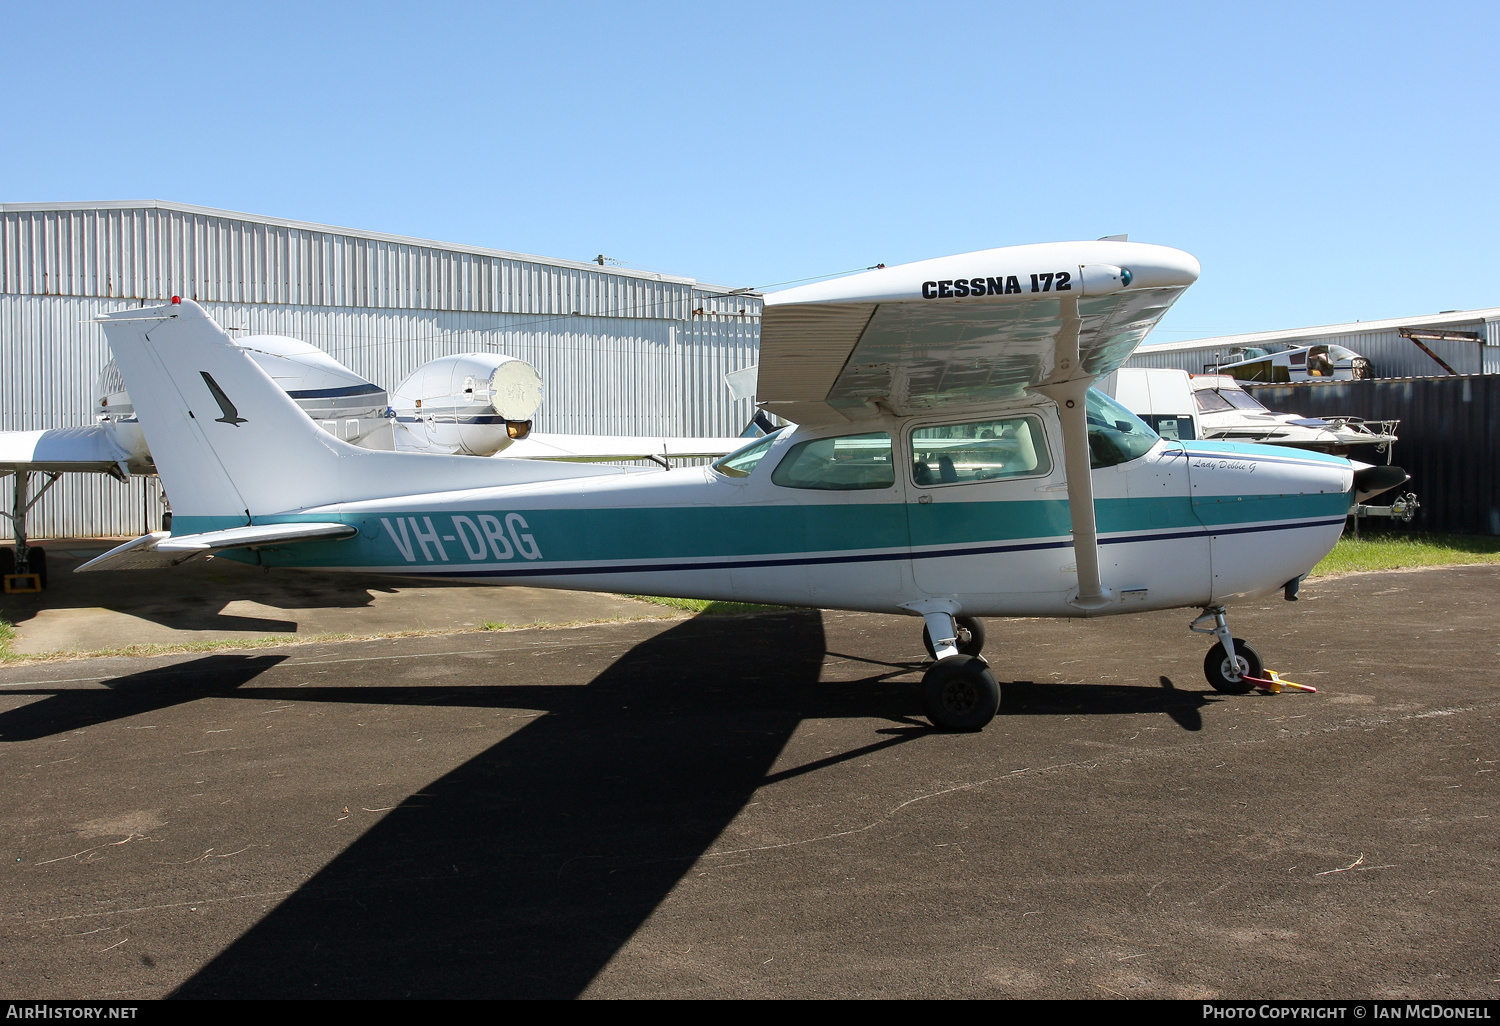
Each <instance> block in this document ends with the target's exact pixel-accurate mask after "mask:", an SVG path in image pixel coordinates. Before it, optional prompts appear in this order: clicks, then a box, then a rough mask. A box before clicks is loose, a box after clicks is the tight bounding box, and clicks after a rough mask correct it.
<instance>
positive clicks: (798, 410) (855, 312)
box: [758, 240, 1199, 609]
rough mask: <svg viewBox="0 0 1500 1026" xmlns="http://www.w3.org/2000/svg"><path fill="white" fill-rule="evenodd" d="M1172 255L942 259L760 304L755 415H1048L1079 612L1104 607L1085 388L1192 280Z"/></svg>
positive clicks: (1135, 248) (1022, 251) (1066, 249)
mask: <svg viewBox="0 0 1500 1026" xmlns="http://www.w3.org/2000/svg"><path fill="white" fill-rule="evenodd" d="M1198 272H1199V266H1198V261H1197V260H1196V259H1195V258H1193V257H1192V256H1190V255H1189V254H1187V253H1184V252H1182V251H1181V250H1176V249H1168V248H1166V247H1164V246H1148V245H1143V244H1141V243H1132V242H1113V241H1104V240H1101V241H1099V242H1056V243H1047V244H1044V245H1039V246H1012V247H1008V248H1005V249H991V250H984V251H982V252H979V253H967V254H963V255H961V256H952V257H941V258H939V259H936V260H924V261H920V262H918V263H914V264H903V265H901V266H898V267H890V268H880V269H877V270H874V271H866V272H865V273H863V274H856V275H852V276H850V277H847V278H839V279H836V280H834V281H828V282H821V283H819V284H816V285H804V286H802V287H801V288H796V289H788V290H786V291H785V292H778V293H773V294H772V295H769V296H767V297H766V301H765V312H764V314H763V315H762V318H761V345H760V352H761V357H760V381H759V388H758V392H759V398H760V405H761V406H763V407H764V408H765V409H767V410H770V411H772V412H774V413H777V414H779V415H781V416H782V417H784V418H786V419H787V420H791V421H796V422H799V423H818V422H830V421H831V422H837V421H839V420H840V419H843V420H848V421H857V420H859V419H861V418H866V417H876V416H880V415H889V416H897V417H908V416H914V415H918V414H922V413H926V412H931V411H937V410H942V411H944V412H946V413H950V414H951V413H954V412H957V411H959V410H962V409H964V408H966V407H974V408H977V407H984V406H993V405H995V404H997V403H1004V402H1005V401H1007V400H1012V399H1019V398H1021V397H1022V396H1024V395H1025V394H1026V393H1027V392H1036V393H1039V394H1041V395H1044V396H1046V397H1047V398H1048V399H1051V400H1053V401H1054V402H1056V403H1057V409H1058V419H1059V421H1060V423H1061V426H1062V432H1063V447H1064V453H1063V456H1064V466H1065V469H1066V471H1067V476H1068V515H1069V517H1070V519H1071V520H1072V528H1073V550H1074V554H1075V555H1076V557H1077V563H1076V566H1077V571H1078V591H1077V593H1076V594H1075V595H1074V596H1073V598H1072V599H1070V601H1071V602H1072V603H1073V605H1075V606H1077V607H1079V608H1080V609H1102V608H1105V607H1107V606H1108V605H1109V604H1110V603H1111V602H1112V601H1113V596H1112V593H1111V592H1110V590H1109V589H1108V588H1107V587H1105V585H1104V582H1103V580H1102V578H1101V576H1100V570H1099V541H1098V531H1097V521H1096V519H1095V510H1094V492H1093V480H1092V477H1091V474H1090V467H1089V442H1088V423H1087V414H1086V395H1087V392H1088V389H1089V386H1090V385H1091V384H1093V382H1094V380H1095V379H1096V378H1098V377H1100V376H1101V375H1104V374H1108V373H1109V372H1111V371H1113V370H1114V369H1115V368H1117V367H1119V366H1120V365H1121V364H1122V363H1124V362H1125V360H1126V358H1127V357H1129V356H1130V354H1131V353H1132V352H1134V351H1135V347H1136V346H1137V345H1139V344H1140V342H1141V340H1142V339H1143V338H1145V337H1146V333H1147V332H1149V331H1150V330H1151V329H1152V328H1153V327H1155V325H1156V322H1157V321H1159V320H1161V317H1162V315H1163V314H1165V313H1166V312H1167V310H1168V309H1169V308H1170V307H1171V305H1172V304H1173V303H1174V302H1176V300H1177V297H1178V296H1180V295H1182V293H1183V292H1184V291H1185V290H1186V289H1187V287H1188V286H1189V285H1191V284H1192V283H1193V282H1195V281H1196V280H1197V279H1198Z"/></svg>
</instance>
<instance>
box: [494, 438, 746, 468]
mask: <svg viewBox="0 0 1500 1026" xmlns="http://www.w3.org/2000/svg"><path fill="white" fill-rule="evenodd" d="M746 441H747V439H744V438H662V437H651V436H644V435H551V434H537V433H535V432H533V433H532V434H530V435H528V436H527V437H526V438H523V439H522V440H521V441H519V442H512V443H511V444H510V446H509V447H508V448H505V449H502V450H501V451H500V452H499V453H497V454H496V455H495V457H494V458H495V459H521V460H558V461H560V462H565V463H606V462H610V461H613V460H656V461H658V462H661V461H665V460H685V459H703V458H713V457H718V456H723V455H726V454H727V453H731V452H733V451H734V450H736V449H738V448H740V447H741V446H742V445H744V444H745V443H746Z"/></svg>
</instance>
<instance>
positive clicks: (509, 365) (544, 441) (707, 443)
mask: <svg viewBox="0 0 1500 1026" xmlns="http://www.w3.org/2000/svg"><path fill="white" fill-rule="evenodd" d="M235 345H237V346H238V347H239V348H240V349H242V350H244V352H245V353H246V354H247V355H248V356H249V357H250V358H251V359H252V360H253V361H254V362H255V363H256V365H257V366H259V367H260V368H261V370H263V371H265V372H266V374H267V375H269V376H270V378H271V380H273V381H274V382H276V384H277V385H279V386H280V387H281V388H282V389H283V390H284V391H285V392H286V393H287V395H289V396H290V397H291V398H292V399H293V400H295V401H296V403H297V405H298V406H299V407H301V409H302V411H303V412H304V413H306V414H307V415H308V417H310V418H311V419H312V420H313V422H314V423H316V424H317V425H318V427H320V428H322V429H323V430H324V431H326V432H327V433H328V434H330V435H332V436H333V437H335V438H338V439H340V440H342V441H345V442H348V443H350V444H351V445H357V446H360V447H361V448H366V449H380V450H387V451H397V452H420V453H440V454H444V455H464V456H494V455H497V454H500V453H504V454H505V455H506V456H508V457H513V458H522V459H560V460H592V461H611V460H651V461H654V462H656V463H659V464H660V465H661V466H663V467H666V466H669V462H668V461H670V460H674V459H688V458H694V457H710V458H711V457H715V456H722V455H724V454H725V453H727V452H729V451H730V450H732V449H735V448H738V447H739V446H740V445H742V444H743V443H744V440H743V439H742V438H738V437H728V438H663V437H646V436H629V437H612V436H606V435H546V434H533V433H532V431H531V423H532V419H533V417H534V416H535V415H536V411H537V409H538V408H539V407H540V406H541V403H542V379H541V375H539V374H538V373H537V372H536V370H535V369H534V368H533V367H532V366H531V365H530V364H528V363H526V362H525V361H524V360H519V359H516V358H515V357H512V356H503V355H499V354H495V353H460V354H458V355H456V356H444V357H440V358H438V359H436V360H432V361H431V362H429V363H426V364H424V365H422V366H421V367H419V368H418V369H417V370H416V372H415V373H413V374H412V375H411V376H410V377H408V378H407V379H406V380H405V381H403V382H402V383H401V384H400V385H398V386H397V387H396V388H395V390H394V391H391V392H389V393H388V392H387V391H386V390H385V389H384V388H381V387H380V386H379V385H376V384H374V383H372V382H369V381H366V380H365V379H364V378H362V377H360V376H359V375H358V374H356V373H354V372H353V371H352V370H350V369H349V368H348V367H345V366H344V365H343V364H341V363H339V362H338V361H337V360H335V359H333V357H331V356H329V355H328V354H327V353H325V352H323V351H322V350H321V349H318V348H317V347H316V346H312V345H309V344H308V343H306V342H302V341H300V340H298V339H294V338H288V337H286V336H284V335H250V336H247V337H242V338H239V339H236V340H235ZM94 415H95V416H94V423H93V424H90V425H87V426H80V427H69V428H53V429H50V430H44V431H0V477H3V476H4V475H6V474H14V475H15V479H14V481H13V488H12V497H13V502H12V504H11V511H10V512H9V513H5V512H3V511H0V516H6V517H8V518H9V519H10V520H11V522H12V524H13V525H14V527H15V533H16V544H15V546H14V548H12V547H11V546H7V545H0V574H6V575H9V574H13V573H15V572H16V570H17V569H20V570H21V571H22V572H23V573H30V574H36V575H37V576H38V577H39V578H40V579H41V581H42V583H45V578H46V554H45V552H44V551H43V550H42V549H41V548H40V547H37V546H32V545H28V544H27V537H26V513H27V511H28V510H29V509H30V508H31V507H33V506H34V505H35V504H36V501H37V500H38V499H39V498H40V497H41V495H42V493H43V492H45V491H46V490H47V489H48V488H50V487H51V486H52V485H53V484H54V483H56V481H57V479H58V478H59V477H60V476H61V475H62V474H64V473H69V472H74V473H104V474H108V475H110V476H111V477H115V478H117V479H119V480H121V481H123V480H125V479H126V477H128V476H130V475H132V474H135V475H146V474H154V473H155V472H156V466H155V463H154V461H153V459H152V456H151V451H150V447H149V445H148V444H147V439H146V436H145V434H144V433H143V432H142V430H141V425H140V422H139V420H138V418H137V417H136V413H135V406H134V405H133V403H132V402H131V399H130V394H129V391H128V390H127V388H126V386H125V381H124V379H123V378H122V377H121V375H120V371H119V369H118V367H117V366H116V365H115V363H114V362H110V363H109V364H107V365H106V366H105V368H104V370H103V372H102V373H101V374H100V376H99V381H98V383H97V385H96V387H95V398H94ZM517 443H519V446H520V447H519V448H514V447H515V446H516V445H517ZM32 474H44V475H47V476H48V480H47V481H46V483H45V484H44V485H43V486H42V487H41V488H40V489H38V490H37V491H35V492H34V493H33V492H31V490H30V483H29V478H30V475H32ZM168 495H169V497H170V492H169V493H168Z"/></svg>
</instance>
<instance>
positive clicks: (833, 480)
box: [771, 432, 896, 492]
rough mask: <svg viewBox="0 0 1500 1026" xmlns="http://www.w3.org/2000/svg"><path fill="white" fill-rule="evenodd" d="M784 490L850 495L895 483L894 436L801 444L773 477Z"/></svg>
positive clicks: (790, 453)
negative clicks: (812, 489) (892, 439)
mask: <svg viewBox="0 0 1500 1026" xmlns="http://www.w3.org/2000/svg"><path fill="white" fill-rule="evenodd" d="M771 480H772V482H774V483H775V484H778V485H781V486H782V487H783V488H817V489H823V490H826V491H835V492H848V491H858V490H861V489H865V488H889V487H891V486H892V485H894V484H895V483H896V472H895V469H894V467H893V465H892V463H891V436H890V435H888V434H885V433H884V432H876V433H873V434H868V435H842V436H840V437H838V438H814V439H812V440H810V441H806V442H799V443H798V444H796V445H794V446H792V448H791V451H790V452H788V453H787V454H786V456H785V457H783V459H782V461H781V463H780V464H779V465H777V467H776V470H775V472H774V473H772V475H771Z"/></svg>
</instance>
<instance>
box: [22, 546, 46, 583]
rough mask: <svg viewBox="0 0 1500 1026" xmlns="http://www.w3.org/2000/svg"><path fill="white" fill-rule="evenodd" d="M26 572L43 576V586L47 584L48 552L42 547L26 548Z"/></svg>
mask: <svg viewBox="0 0 1500 1026" xmlns="http://www.w3.org/2000/svg"><path fill="white" fill-rule="evenodd" d="M26 572H27V573H28V574H36V575H37V576H38V577H40V578H41V583H42V587H43V588H45V587H46V586H47V553H46V552H44V551H43V550H41V549H27V550H26Z"/></svg>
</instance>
